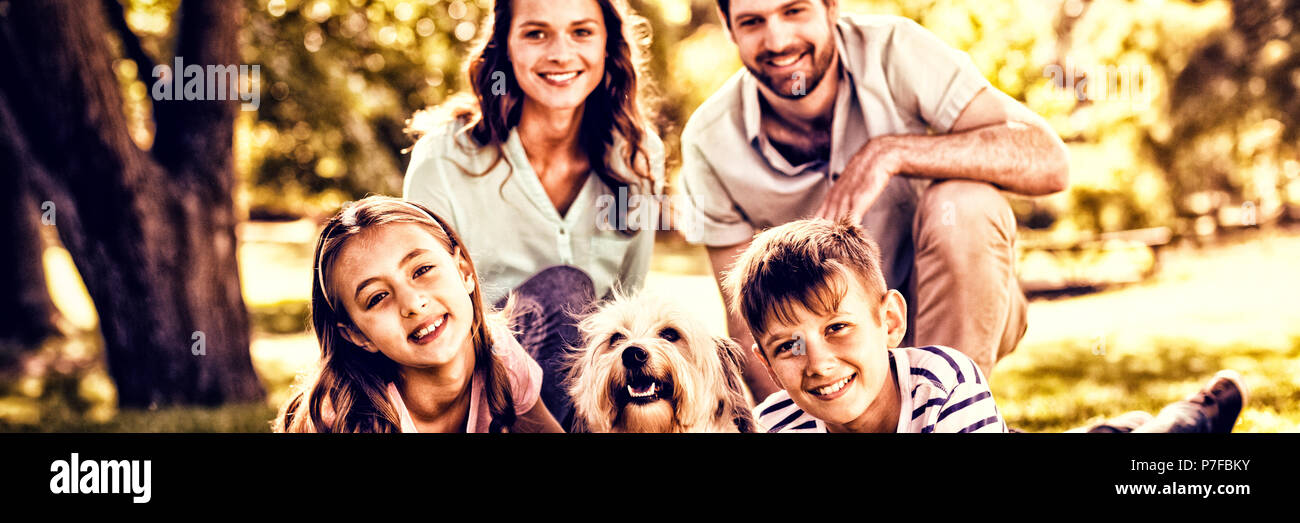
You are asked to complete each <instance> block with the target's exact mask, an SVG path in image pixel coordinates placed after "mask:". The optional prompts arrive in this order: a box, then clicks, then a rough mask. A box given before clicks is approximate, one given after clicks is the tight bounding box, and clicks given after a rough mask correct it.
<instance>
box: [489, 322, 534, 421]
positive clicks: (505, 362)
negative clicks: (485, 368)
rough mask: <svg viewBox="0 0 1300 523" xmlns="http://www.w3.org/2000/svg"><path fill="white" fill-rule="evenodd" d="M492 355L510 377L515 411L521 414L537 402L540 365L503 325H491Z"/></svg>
mask: <svg viewBox="0 0 1300 523" xmlns="http://www.w3.org/2000/svg"><path fill="white" fill-rule="evenodd" d="M491 330H492V357H494V358H496V359H497V360H498V361H500V362H501V364H502V366H503V367H505V369H506V373H507V374H509V378H510V394H511V396H513V397H514V400H515V412H517V413H519V414H523V413H525V412H528V411H529V410H531V409H532V408H533V406H534V405H536V404H537V399H538V397H539V396H540V394H541V388H542V367H541V365H538V364H537V361H536V360H534V359H533V357H532V356H529V355H528V352H527V351H525V350H524V347H523V346H522V345H520V344H519V340H516V339H515V336H514V334H513V333H511V332H510V330H509V329H507V328H505V327H504V326H493V327H491Z"/></svg>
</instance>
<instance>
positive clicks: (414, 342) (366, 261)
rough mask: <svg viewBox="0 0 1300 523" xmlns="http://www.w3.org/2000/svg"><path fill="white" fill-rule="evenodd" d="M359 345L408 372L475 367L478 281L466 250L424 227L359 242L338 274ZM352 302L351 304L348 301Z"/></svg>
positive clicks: (396, 226)
mask: <svg viewBox="0 0 1300 523" xmlns="http://www.w3.org/2000/svg"><path fill="white" fill-rule="evenodd" d="M333 272H334V276H333V278H331V281H333V282H335V285H336V288H335V289H334V292H337V293H339V294H338V295H339V296H340V297H344V298H343V299H342V301H343V305H344V308H345V309H346V310H347V313H348V317H349V318H351V319H352V322H353V325H352V326H351V328H346V329H344V331H345V332H347V333H348V336H350V337H353V338H354V341H353V342H354V343H355V344H356V345H357V346H359V347H361V348H363V349H365V350H367V351H370V352H380V353H382V354H383V355H385V356H387V357H388V358H389V359H391V360H393V361H395V362H397V363H398V364H399V365H401V366H403V367H408V368H430V367H442V366H445V365H447V364H449V363H455V362H459V363H465V362H466V361H468V362H472V361H473V359H474V358H473V348H472V346H471V345H472V341H471V339H470V335H469V330H470V325H471V324H472V323H473V317H474V306H473V303H472V300H471V293H472V292H473V290H474V284H475V282H474V279H473V278H472V277H469V276H467V274H468V273H469V267H468V265H467V264H466V263H465V262H464V261H463V259H462V258H461V256H460V254H459V251H458V252H457V253H456V254H455V255H453V254H452V253H449V252H447V249H446V248H445V247H443V246H442V245H441V244H440V243H438V240H436V239H435V238H434V237H433V235H432V234H430V233H429V231H428V230H427V229H425V227H424V226H422V225H417V224H413V223H391V224H386V225H379V226H376V227H373V228H370V229H367V230H365V231H362V232H361V233H359V234H357V236H355V237H353V238H351V239H350V240H349V241H348V242H347V243H346V244H344V245H343V247H342V248H341V249H340V250H339V254H338V258H337V261H336V263H335V264H334V267H333ZM349 296H350V298H348V297H349Z"/></svg>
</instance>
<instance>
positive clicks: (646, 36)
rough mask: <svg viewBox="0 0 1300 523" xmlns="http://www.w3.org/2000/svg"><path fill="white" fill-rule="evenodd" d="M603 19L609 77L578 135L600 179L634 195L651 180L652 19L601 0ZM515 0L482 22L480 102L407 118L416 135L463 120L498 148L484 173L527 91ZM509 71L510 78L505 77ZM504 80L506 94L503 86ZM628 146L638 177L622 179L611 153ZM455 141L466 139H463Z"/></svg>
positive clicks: (477, 71) (478, 139) (586, 109)
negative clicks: (513, 41) (517, 57)
mask: <svg viewBox="0 0 1300 523" xmlns="http://www.w3.org/2000/svg"><path fill="white" fill-rule="evenodd" d="M595 1H596V3H597V4H598V5H599V6H600V10H601V13H602V15H603V16H604V21H605V31H606V33H607V37H606V39H605V77H604V79H603V80H602V81H601V83H600V85H598V86H597V87H596V89H595V90H593V91H592V92H591V94H590V95H588V96H587V100H586V102H584V105H583V113H582V123H581V124H580V125H581V127H580V129H579V132H578V140H579V143H580V145H581V146H582V150H583V151H584V152H586V154H587V159H588V162H589V163H590V165H591V166H592V170H594V171H595V172H596V174H597V176H599V177H600V179H601V181H602V182H604V183H605V185H607V186H608V187H609V188H610V189H611V190H614V191H615V192H617V191H618V189H620V188H628V189H629V190H630V191H632V192H635V191H637V190H639V189H640V188H641V184H642V182H645V183H646V184H647V185H648V186H652V184H653V176H654V175H653V174H652V173H651V171H650V169H651V168H650V162H649V158H650V157H649V154H648V153H647V151H646V150H645V148H644V146H643V145H642V139H643V138H644V137H645V133H646V126H647V122H649V121H650V113H649V110H648V109H646V107H645V106H643V102H645V101H646V100H647V99H649V98H650V97H652V96H653V84H652V82H650V80H649V78H650V76H649V68H648V64H649V60H648V56H649V53H648V48H649V45H650V24H649V23H648V22H647V21H646V19H645V18H643V17H641V16H639V15H637V14H635V13H634V12H633V11H632V9H631V8H630V7H628V6H627V3H626V0H595ZM513 2H514V0H496V2H495V5H494V6H493V9H492V14H491V15H490V16H489V17H488V18H487V19H485V20H484V23H483V30H482V31H480V33H481V34H484V35H485V36H484V37H482V39H481V41H480V42H479V44H478V47H477V49H478V50H477V52H475V53H472V54H471V55H470V56H471V58H470V61H469V63H468V78H469V82H470V88H471V90H472V92H473V95H474V100H465V99H464V98H463V97H453V98H452V99H451V100H449V101H447V102H445V103H444V104H443V105H442V106H439V107H433V108H429V109H425V110H423V111H419V112H417V113H416V114H415V115H414V116H412V118H411V120H410V121H409V122H408V126H407V129H406V131H407V133H409V134H411V135H412V136H414V137H415V138H419V137H420V136H422V135H424V134H427V133H429V132H432V131H433V130H435V129H437V128H438V127H439V126H441V125H446V123H447V121H448V120H456V121H460V122H464V124H465V125H464V127H462V128H461V130H460V131H458V133H464V132H468V133H469V135H470V137H472V138H473V142H474V144H475V145H477V146H478V147H494V148H496V149H497V151H498V155H497V159H496V161H494V162H493V164H492V165H491V166H489V167H488V169H486V170H485V171H484V172H482V173H470V174H473V175H483V174H486V173H487V172H488V171H491V170H492V168H493V167H495V166H496V163H497V162H500V161H501V158H502V157H503V156H504V155H503V154H500V151H501V146H502V144H504V143H505V141H506V139H507V138H508V137H509V136H510V130H511V129H513V128H514V127H515V126H516V125H518V124H519V118H520V114H521V113H522V110H523V100H524V96H525V94H524V92H523V89H521V88H520V87H519V83H518V81H517V80H516V79H515V76H514V68H513V67H512V66H511V64H510V52H509V49H508V45H507V42H508V40H509V37H510V22H511V18H512V14H513V10H512V4H513ZM502 75H504V77H503V76H502ZM503 80H504V87H505V89H504V91H505V92H504V93H501V94H498V93H497V92H494V87H496V91H501V89H500V86H501V83H502V81H503ZM616 137H617V138H621V139H622V141H623V144H624V149H623V151H622V157H621V158H618V159H617V161H619V162H621V163H622V164H623V165H626V166H627V171H626V172H629V173H633V174H634V175H635V177H636V178H638V179H632V180H628V179H624V177H622V176H620V175H619V174H618V171H617V170H616V169H615V167H614V164H612V162H611V159H610V154H609V151H610V149H611V147H613V146H614V144H615V143H616V142H615V138H616ZM457 143H458V144H459V143H461V141H460V140H457Z"/></svg>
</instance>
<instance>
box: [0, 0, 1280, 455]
mask: <svg viewBox="0 0 1300 523" xmlns="http://www.w3.org/2000/svg"><path fill="white" fill-rule="evenodd" d="M19 4H20V5H12V4H10V3H8V2H0V23H2V24H4V30H5V32H4V36H5V38H6V42H7V44H6V45H7V49H6V50H5V51H4V53H2V54H0V60H2V61H0V66H4V67H6V68H8V70H10V71H18V74H13V75H9V78H7V79H5V80H3V81H0V96H2V98H0V137H3V138H5V141H4V142H0V146H3V148H0V153H3V154H0V166H3V168H4V169H5V171H6V172H5V174H4V177H3V179H4V183H5V186H4V187H0V193H3V195H4V196H3V197H5V198H7V199H9V201H8V202H6V204H5V205H4V208H5V209H6V210H5V212H8V213H10V214H9V215H8V216H7V217H8V218H9V220H8V221H9V223H8V224H7V228H6V231H5V234H7V237H6V238H5V239H7V240H9V242H10V243H11V244H12V245H15V246H16V248H9V247H8V246H6V247H5V248H4V249H0V251H3V252H0V278H4V280H3V281H0V300H3V301H4V303H0V313H3V315H4V316H5V320H4V322H3V323H2V324H0V325H3V329H0V431H266V430H268V428H269V426H268V420H269V419H270V418H271V416H272V414H273V412H274V410H275V408H276V407H277V406H278V405H279V404H280V403H281V402H282V401H283V400H284V398H285V397H286V394H287V392H288V390H289V387H290V385H291V383H292V382H293V380H294V379H295V376H297V375H298V374H300V373H302V372H304V371H305V370H306V369H308V368H310V367H311V366H312V365H313V364H314V362H315V360H316V358H317V356H318V349H317V347H316V345H315V341H314V337H313V336H312V335H311V333H310V331H309V330H308V327H307V325H308V321H307V314H308V312H307V311H308V299H309V296H310V288H311V287H310V286H311V277H310V268H311V265H312V260H311V253H312V248H313V246H314V245H313V242H314V240H315V237H316V234H317V233H318V232H319V227H320V223H321V222H322V220H323V219H324V218H326V217H328V215H329V214H331V213H332V212H333V211H335V210H336V209H337V208H338V206H339V205H340V204H342V203H343V202H346V201H349V200H354V199H357V198H360V197H362V196H364V195H366V194H370V193H379V194H390V195H399V194H400V190H401V179H402V174H403V172H404V169H405V166H406V163H407V156H406V155H405V154H403V149H405V148H406V147H408V146H409V145H410V144H411V141H410V139H409V138H408V137H407V136H406V135H405V134H404V133H403V128H404V127H405V121H406V119H407V118H409V117H410V116H411V115H412V113H413V112H414V111H416V110H418V109H421V108H424V107H427V106H430V105H434V104H437V103H439V102H440V101H442V100H444V99H446V97H447V96H449V95H450V94H452V93H455V92H458V91H462V90H464V89H465V87H466V84H465V81H464V77H463V73H462V67H463V63H464V59H465V57H466V55H467V52H468V51H469V50H470V48H471V46H472V44H473V41H474V39H475V38H476V37H477V36H478V35H479V32H480V31H481V25H480V23H481V21H482V19H483V17H484V15H485V13H487V12H488V10H489V9H490V0H482V1H477V0H469V1H466V0H450V1H448V0H427V1H426V0H404V1H398V0H302V1H295V0H243V1H242V2H218V1H211V2H209V1H202V0H185V1H184V2H179V1H177V0H91V1H85V2H78V1H71V0H49V2H48V4H49V6H52V7H45V3H42V7H41V8H31V7H29V6H26V5H21V3H19ZM632 5H633V7H634V8H635V9H636V10H637V11H638V13H639V14H641V15H642V16H645V17H646V18H647V20H648V23H649V25H650V27H651V29H652V32H653V43H652V51H653V56H652V61H651V63H650V68H651V69H652V71H653V74H654V80H655V82H656V86H657V101H658V104H657V110H656V117H655V123H656V125H657V127H658V130H659V132H660V134H661V135H662V136H663V137H664V139H665V142H666V144H667V146H668V150H669V151H670V155H669V169H668V172H669V177H670V181H671V182H673V183H671V184H670V186H671V187H673V188H672V189H670V190H677V189H676V187H677V186H676V176H675V172H676V167H677V165H678V162H679V156H678V155H677V149H678V147H677V146H678V143H679V142H678V136H679V133H680V130H681V128H682V126H683V125H684V123H685V121H686V120H687V118H688V117H689V115H690V114H691V112H692V111H693V110H694V108H695V107H696V106H698V105H699V104H700V103H701V102H702V101H703V100H704V99H705V98H707V97H708V95H709V94H710V93H711V92H712V91H713V90H714V89H715V88H716V87H717V86H719V85H720V84H721V83H722V82H723V81H724V80H725V79H726V78H727V77H728V76H730V75H731V74H732V73H733V72H734V71H736V70H737V69H739V68H740V63H739V60H738V58H737V56H736V51H735V48H734V47H733V46H732V44H731V43H730V41H729V40H728V38H727V36H726V33H725V30H724V28H723V27H722V26H720V24H719V22H718V19H717V15H716V14H715V4H714V2H713V1H712V0H664V1H653V0H637V1H633V2H632ZM841 11H842V12H847V13H888V14H898V15H903V16H907V17H909V18H912V19H914V20H916V21H917V22H919V23H920V24H921V25H923V26H925V27H927V28H929V29H930V30H931V31H933V32H934V33H935V34H936V35H938V37H939V38H941V39H942V40H944V41H945V42H947V43H949V44H950V45H952V46H954V47H956V48H958V49H961V50H964V51H966V52H967V53H969V55H970V57H971V59H972V60H973V61H974V63H975V65H976V66H977V67H978V68H979V69H980V71H981V72H983V73H984V75H985V76H986V77H987V78H988V79H989V81H990V82H992V84H993V85H994V86H996V87H997V88H999V89H1001V90H1003V91H1004V92H1006V93H1007V94H1009V95H1011V96H1012V97H1014V98H1016V99H1018V100H1020V101H1022V102H1024V103H1025V104H1026V105H1028V106H1029V107H1030V108H1031V109H1033V110H1034V111H1036V112H1037V113H1039V114H1041V115H1043V116H1044V117H1045V118H1046V119H1047V120H1048V121H1049V122H1050V123H1051V124H1052V126H1053V127H1054V128H1055V129H1056V131H1057V132H1058V133H1059V134H1060V135H1061V137H1062V138H1063V139H1064V140H1065V141H1066V143H1067V144H1068V146H1069V148H1070V154H1071V172H1070V174H1071V180H1070V182H1071V183H1070V188H1069V189H1068V190H1067V191H1065V192H1063V193H1060V194H1057V195H1053V196H1050V197H1046V198H1039V199H1032V200H1031V199H1023V198H1014V197H1013V198H1011V200H1012V207H1013V209H1014V211H1015V212H1016V216H1017V219H1018V221H1019V222H1020V232H1019V238H1018V252H1019V260H1018V270H1019V272H1020V276H1021V280H1022V283H1023V285H1024V286H1025V288H1026V290H1027V291H1028V292H1029V294H1030V297H1031V302H1030V307H1029V330H1028V332H1027V334H1026V336H1025V338H1024V340H1023V341H1022V342H1021V344H1020V346H1019V348H1018V349H1017V350H1016V351H1015V352H1014V353H1013V354H1011V355H1010V356H1008V357H1007V358H1005V359H1004V360H1002V362H1000V363H999V365H998V366H997V369H996V371H995V375H994V379H993V380H992V384H993V391H994V393H995V396H996V397H997V399H998V402H999V406H1000V407H1001V409H1002V411H1003V413H1004V415H1005V416H1006V418H1007V421H1008V423H1009V424H1010V425H1011V426H1013V427H1019V428H1022V429H1025V430H1028V431H1031V432H1038V431H1043V432H1047V431H1062V430H1066V429H1069V428H1072V427H1077V426H1080V425H1082V424H1084V423H1087V422H1089V421H1096V420H1099V419H1100V418H1101V417H1103V416H1107V415H1116V414H1119V413H1122V412H1124V411H1128V410H1134V409H1144V410H1149V411H1155V410H1158V409H1159V408H1160V406H1162V405H1164V404H1166V403H1168V402H1170V401H1173V400H1176V399H1180V398H1181V397H1183V396H1185V395H1186V394H1187V393H1189V392H1191V391H1194V390H1196V389H1197V388H1198V387H1199V386H1200V385H1201V384H1202V383H1203V382H1204V381H1205V380H1206V379H1207V378H1209V377H1210V375H1212V374H1213V373H1214V372H1215V371H1216V370H1218V369H1220V368H1234V369H1236V370H1238V371H1240V372H1241V373H1242V374H1243V375H1245V377H1246V381H1247V383H1248V384H1249V385H1250V387H1251V392H1252V399H1251V404H1250V405H1249V406H1248V408H1247V410H1246V411H1245V412H1244V413H1243V414H1242V416H1241V419H1240V421H1239V422H1238V425H1237V430H1238V431H1250V432H1279V431H1285V432H1294V431H1296V430H1297V429H1300V387H1298V386H1297V383H1296V376H1300V307H1297V306H1296V299H1297V296H1300V277H1297V270H1296V269H1297V260H1300V228H1298V227H1297V224H1298V223H1300V158H1298V157H1297V148H1296V144H1297V140H1296V139H1297V132H1298V131H1300V125H1298V122H1297V119H1298V118H1300V96H1297V90H1298V89H1300V52H1297V51H1300V28H1297V27H1295V24H1297V23H1300V0H1270V1H1256V0H1233V1H1229V0H1207V1H1191V0H1141V1H1129V0H1092V1H1086V0H1003V1H962V0H897V1H874V0H871V1H868V0H844V1H842V3H841ZM182 13H183V16H182ZM177 55H182V56H184V57H185V58H186V59H187V63H201V62H200V61H199V60H200V59H201V58H203V57H208V58H210V59H209V60H208V61H207V63H240V64H258V65H259V66H260V78H258V79H257V80H258V81H257V82H255V83H254V84H253V85H251V86H250V87H253V88H256V89H258V90H259V92H260V96H261V100H260V106H259V107H258V108H257V110H256V111H236V110H234V109H229V108H228V109H226V110H214V109H212V108H211V107H210V106H212V105H213V104H211V103H208V102H181V101H172V102H166V101H158V100H153V99H151V97H150V87H151V86H152V82H153V78H152V77H151V75H150V71H152V66H153V64H170V63H172V59H173V57H174V56H177ZM213 57H216V58H213ZM221 57H225V58H226V59H227V60H225V61H222V60H220V58H221ZM233 106H234V103H229V104H228V107H233ZM223 111H224V112H223ZM51 122H53V123H51ZM47 138H48V139H47ZM56 138H57V139H58V140H66V141H64V142H59V141H56V140H55V139H56ZM78 140H81V141H78ZM68 147H72V148H73V149H72V150H68ZM79 162H80V163H79ZM48 202H54V203H56V204H57V207H56V208H57V211H58V212H57V217H58V220H57V221H55V223H53V224H52V225H46V224H44V223H43V222H42V217H43V215H44V213H43V211H44V210H45V209H46V207H45V203H48ZM226 202H230V203H226ZM10 224H12V225H10ZM160 231H161V232H160ZM133 235H134V236H133ZM160 237H161V238H166V240H165V241H163V240H157V238H160ZM214 238H216V241H214V240H213V239H214ZM229 239H235V240H236V242H235V243H234V245H235V246H236V248H234V249H231V248H230V246H229V245H228V244H227V243H228V240H229ZM178 253H179V254H178ZM234 260H237V265H236V264H235V263H233V261H234ZM235 267H237V271H236V270H235ZM647 285H649V286H654V287H659V288H667V289H670V290H671V291H672V292H673V293H675V294H676V295H677V296H680V297H681V298H682V301H683V302H684V303H686V304H689V305H690V306H692V307H695V308H696V309H697V311H698V313H699V314H700V315H701V316H703V317H705V318H707V319H708V320H709V323H710V325H711V326H712V327H713V328H714V329H715V331H716V332H718V333H721V332H723V330H724V325H725V322H724V319H723V318H724V317H723V311H722V305H721V298H720V297H719V296H718V293H717V288H716V286H715V284H714V282H713V280H712V277H711V276H710V273H709V269H708V262H707V258H706V257H705V255H704V251H703V249H702V248H700V247H698V246H691V245H688V244H686V243H685V242H684V241H682V239H681V238H680V237H679V236H678V235H677V234H676V233H674V232H671V231H666V232H663V233H661V234H660V235H659V238H658V242H657V246H656V253H655V257H654V260H653V268H652V273H651V275H650V278H649V280H648V283H647ZM236 286H237V288H238V289H240V292H237V293H235V292H230V290H231V289H232V288H236ZM160 289H161V290H160ZM95 297H97V299H96V298H95ZM200 327H201V328H200ZM198 330H203V331H204V332H206V333H208V334H207V338H206V343H207V345H206V354H205V355H202V356H197V355H194V354H193V349H194V345H193V339H192V338H191V336H190V332H191V331H198Z"/></svg>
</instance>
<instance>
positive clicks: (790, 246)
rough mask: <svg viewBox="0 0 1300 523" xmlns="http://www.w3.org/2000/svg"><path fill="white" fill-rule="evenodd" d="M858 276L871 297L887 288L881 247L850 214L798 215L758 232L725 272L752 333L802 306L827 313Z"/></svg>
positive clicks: (734, 300)
mask: <svg viewBox="0 0 1300 523" xmlns="http://www.w3.org/2000/svg"><path fill="white" fill-rule="evenodd" d="M852 277H856V278H857V279H858V281H859V282H861V283H862V287H863V288H864V289H865V290H866V293H867V297H868V298H874V299H876V300H879V299H880V297H882V296H884V294H885V293H886V292H888V290H889V289H888V287H886V285H885V276H884V273H882V272H881V268H880V247H878V246H876V242H874V241H872V240H871V237H870V236H869V235H868V233H867V232H866V231H865V230H863V229H862V228H861V227H859V226H858V225H857V224H855V223H853V221H851V220H850V219H848V218H841V219H840V220H839V221H830V220H824V219H809V220H798V221H794V222H790V223H787V224H785V225H781V226H777V227H773V228H771V229H768V230H766V231H763V232H762V233H760V234H759V235H758V236H755V237H754V241H753V242H752V243H750V245H749V248H748V249H745V252H744V253H742V254H741V255H740V256H739V257H738V258H737V259H736V262H735V264H734V265H732V268H731V271H730V272H728V273H727V275H726V277H725V279H724V282H723V287H724V288H725V290H726V292H727V295H728V296H729V297H730V298H731V299H730V302H731V308H732V310H733V311H734V312H736V313H737V314H738V315H739V316H740V317H741V318H744V320H745V323H747V324H748V325H749V330H750V332H752V333H753V334H754V339H755V341H757V340H758V338H759V336H760V333H763V332H766V329H767V327H768V325H769V323H770V322H771V321H772V320H774V319H775V320H777V321H780V322H783V323H792V322H794V321H795V314H796V313H797V312H798V309H797V308H796V307H798V308H803V309H805V310H807V311H809V312H812V313H813V314H819V315H821V314H829V313H830V312H832V311H834V310H835V309H836V308H838V307H839V304H840V300H842V299H843V298H844V296H845V295H846V294H847V293H848V291H849V282H850V280H849V278H852Z"/></svg>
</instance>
